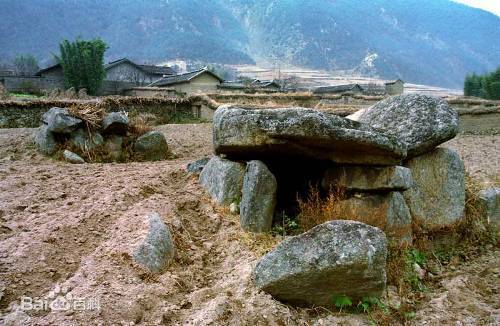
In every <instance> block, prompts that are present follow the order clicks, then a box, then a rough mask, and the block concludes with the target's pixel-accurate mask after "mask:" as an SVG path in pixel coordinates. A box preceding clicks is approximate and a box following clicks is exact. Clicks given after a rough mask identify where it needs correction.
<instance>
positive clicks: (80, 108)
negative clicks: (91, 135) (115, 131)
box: [68, 103, 106, 129]
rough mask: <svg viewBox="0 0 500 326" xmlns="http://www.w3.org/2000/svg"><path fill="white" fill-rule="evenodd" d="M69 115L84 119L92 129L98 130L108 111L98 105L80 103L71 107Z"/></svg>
mask: <svg viewBox="0 0 500 326" xmlns="http://www.w3.org/2000/svg"><path fill="white" fill-rule="evenodd" d="M68 111H69V113H70V114H71V115H72V116H74V117H77V118H79V119H82V120H83V121H85V123H86V124H87V127H88V128H90V129H98V128H99V127H100V124H101V121H102V119H103V118H104V114H105V113H106V111H105V110H104V108H102V107H101V106H100V105H99V104H98V103H80V104H74V105H72V106H70V107H69V109H68Z"/></svg>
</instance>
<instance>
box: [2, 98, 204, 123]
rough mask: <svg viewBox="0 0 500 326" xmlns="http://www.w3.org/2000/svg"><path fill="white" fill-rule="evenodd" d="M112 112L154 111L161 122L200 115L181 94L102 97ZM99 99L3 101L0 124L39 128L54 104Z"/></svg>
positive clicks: (104, 103) (71, 103)
mask: <svg viewBox="0 0 500 326" xmlns="http://www.w3.org/2000/svg"><path fill="white" fill-rule="evenodd" d="M100 101H101V102H102V104H103V106H104V107H105V108H106V111H108V112H115V111H125V112H127V113H128V114H129V117H134V116H136V115H138V114H151V115H153V116H154V118H155V122H156V123H157V124H166V123H169V122H172V121H174V122H175V121H176V119H177V118H178V117H179V116H183V117H191V118H197V117H196V112H193V109H192V105H191V104H192V103H191V100H190V99H177V98H175V99H174V98H137V97H122V98H105V99H102V100H100ZM95 102H96V100H90V101H83V100H71V101H68V100H64V101H60V100H54V101H51V100H39V101H26V102H19V101H4V102H0V128H35V127H38V126H39V125H40V121H41V117H42V115H43V113H45V112H47V111H48V110H49V109H50V108H52V107H63V108H64V107H70V106H73V105H77V104H82V103H95Z"/></svg>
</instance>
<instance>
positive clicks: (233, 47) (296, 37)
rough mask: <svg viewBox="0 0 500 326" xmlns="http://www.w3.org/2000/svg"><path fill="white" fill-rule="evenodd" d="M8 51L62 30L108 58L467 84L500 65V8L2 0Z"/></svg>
mask: <svg viewBox="0 0 500 326" xmlns="http://www.w3.org/2000/svg"><path fill="white" fill-rule="evenodd" d="M0 8H1V10H0V20H1V21H2V28H1V29H0V60H1V59H3V60H7V59H9V58H12V57H13V56H15V55H16V54H18V53H32V54H35V55H36V56H37V57H38V58H39V59H41V60H42V61H43V60H45V62H47V59H49V58H50V53H52V52H57V51H58V42H59V41H60V40H61V39H63V38H69V39H72V38H75V37H77V36H81V37H83V38H90V37H95V36H100V37H102V38H103V39H104V40H105V41H106V42H107V43H108V44H109V46H110V48H109V50H108V52H107V55H108V59H110V60H111V59H116V58H119V57H130V58H132V59H135V60H138V61H144V60H147V61H157V62H160V61H165V60H169V59H184V60H201V61H206V62H214V63H224V64H255V63H263V64H273V63H275V62H279V63H280V65H287V64H290V65H293V66H300V67H306V68H311V69H321V70H327V71H341V72H342V73H344V74H354V75H363V76H374V77H375V76H376V77H380V78H384V79H394V78H402V79H403V80H405V81H409V82H413V83H420V84H430V85H438V86H444V87H451V88H461V87H462V83H463V79H464V76H465V75H466V74H467V73H469V72H478V73H482V72H485V71H488V70H492V69H495V68H496V67H497V66H498V65H500V42H498V40H500V17H498V16H496V15H494V14H491V13H489V12H486V11H483V10H479V9H474V8H471V7H467V6H465V5H462V4H459V3H456V2H452V1H449V0H406V1H401V0H399V1H397V0H396V1H394V0H392V1H389V0H358V1H353V0H281V1H277V0H213V1H203V0H158V1H142V0H103V1H100V0H44V1H38V0H0Z"/></svg>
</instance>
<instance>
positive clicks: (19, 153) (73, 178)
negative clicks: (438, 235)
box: [0, 124, 500, 325]
mask: <svg viewBox="0 0 500 326" xmlns="http://www.w3.org/2000/svg"><path fill="white" fill-rule="evenodd" d="M159 129H160V130H161V131H162V132H164V133H165V135H166V136H167V139H168V142H169V145H170V147H171V149H172V150H173V151H174V152H175V153H176V154H177V158H176V159H175V160H171V161H163V162H154V163H131V164H84V165H71V164H66V163H63V162H57V161H54V160H51V159H47V158H45V157H43V156H41V155H39V154H37V153H36V152H35V151H34V149H33V148H32V147H31V146H30V145H29V134H30V133H31V132H32V130H30V129H10V130H9V129H3V130H0V248H1V250H0V323H2V322H3V323H4V324H9V323H12V324H22V322H23V321H26V323H27V324H29V325H31V324H32V325H52V324H57V325H91V324H101V325H111V324H144V325H154V324H158V325H160V324H166V325H176V324H192V325H207V324H213V325H235V324H239V325H306V324H317V325H329V324H335V323H337V324H342V323H344V324H346V325H361V324H367V323H368V322H369V321H368V319H367V317H366V316H365V315H360V316H352V315H348V316H344V315H338V314H335V315H331V314H329V313H328V312H321V313H320V312H313V311H308V310H304V309H293V308H290V307H288V306H285V305H283V304H281V303H279V302H277V301H275V300H273V299H272V298H271V297H270V296H269V295H267V294H264V293H259V292H258V291H256V289H255V288H254V287H253V286H252V284H251V281H250V273H251V270H252V268H253V266H254V264H255V263H256V261H257V259H258V258H259V256H260V254H262V251H263V250H264V249H265V248H269V247H270V246H271V245H272V244H273V243H275V242H276V241H277V239H274V238H272V237H270V236H263V237H259V238H258V239H257V238H255V237H253V236H251V235H248V234H245V233H244V232H242V231H241V230H240V228H239V225H238V220H237V218H235V217H233V216H230V215H228V214H227V213H226V212H224V211H221V210H220V209H219V208H217V207H215V206H214V205H212V204H211V203H210V201H209V200H208V198H207V197H206V196H205V195H204V192H203V190H202V189H201V187H200V186H199V185H198V183H197V180H196V178H195V177H194V176H191V175H189V174H188V173H187V172H186V171H185V166H186V164H187V163H188V162H190V161H192V160H194V159H198V158H201V157H204V156H208V155H210V154H211V152H212V150H211V127H210V125H208V124H202V125H169V126H161V127H159ZM478 141H479V142H484V143H485V144H486V145H487V146H492V147H491V150H493V151H496V153H497V155H498V153H499V152H500V149H499V148H498V138H493V139H488V138H485V139H482V140H478V139H467V140H464V142H465V143H462V142H461V140H460V139H459V140H458V141H456V142H455V143H453V146H458V147H459V151H460V150H461V149H460V148H461V146H462V147H463V148H464V149H463V150H464V151H465V152H466V153H469V151H473V150H475V147H474V146H471V145H469V144H474V143H476V145H477V142H478ZM490 143H491V145H490ZM486 145H485V146H486ZM467 146H468V147H467ZM485 157H486V158H488V157H489V156H481V155H474V154H471V156H470V159H468V158H467V156H466V164H468V165H470V164H472V165H473V166H480V169H481V171H482V169H485V170H487V169H491V162H490V159H487V160H486V161H487V162H484V158H485ZM476 158H478V160H479V161H477V162H476V161H474V160H475V159H476ZM471 162H474V163H471ZM493 172H495V171H493ZM495 173H498V171H496V172H495ZM486 175H492V174H491V173H489V174H486ZM152 211H157V212H158V213H159V214H160V215H161V216H162V218H163V219H164V221H165V222H166V223H167V224H168V225H169V226H170V227H171V228H172V230H173V234H174V235H175V238H176V239H175V241H176V244H177V246H178V248H179V250H178V256H177V258H176V260H175V263H174V265H173V266H171V267H169V268H168V269H167V271H165V272H164V273H163V274H161V275H158V276H153V275H149V274H147V273H145V272H144V271H143V270H141V269H139V268H138V267H137V266H136V265H134V263H133V262H132V259H131V257H130V253H131V250H132V249H133V248H131V243H133V240H134V239H135V238H136V237H137V227H134V226H136V225H137V223H138V220H139V219H141V218H143V217H144V216H145V215H146V214H148V213H149V212H152ZM491 255H493V253H491ZM491 255H490V256H484V257H481V258H479V259H478V260H477V261H474V262H470V264H467V265H465V266H464V267H463V273H460V271H461V270H462V267H461V266H459V267H458V268H457V270H456V272H457V273H456V274H450V275H449V277H448V276H447V277H445V278H444V279H443V282H444V283H443V286H442V291H443V292H439V291H438V292H436V293H435V294H434V293H431V294H430V295H431V297H432V296H433V295H435V300H438V301H431V303H432V304H429V305H428V306H425V307H423V310H422V311H421V312H419V313H418V314H417V318H419V319H418V320H421V321H427V322H428V323H429V324H434V322H435V321H438V320H439V321H440V323H444V324H446V323H447V322H448V321H450V322H451V321H454V320H460V321H463V322H465V321H467V320H468V319H465V312H470V313H471V314H475V313H476V312H477V313H478V316H480V318H479V317H478V318H476V319H475V321H484V322H486V321H487V320H489V319H488V318H490V317H491V318H498V304H497V303H498V302H500V300H498V293H500V289H499V285H498V284H500V282H498V259H493V258H494V257H496V258H498V255H497V252H495V256H491ZM494 265H496V266H494ZM476 274H478V275H479V276H475V275H476ZM460 277H465V278H462V279H461V280H462V283H460V284H461V285H460V286H457V287H455V288H450V287H449V284H456V283H457V282H458V281H456V282H455V283H453V282H454V280H456V279H457V278H460ZM478 282H479V283H478ZM481 282H483V283H481ZM478 284H483V286H482V287H479V286H478ZM450 289H451V290H450ZM446 291H448V292H446ZM453 291H458V292H459V293H458V294H457V293H455V292H453ZM55 292H57V293H59V294H69V295H71V296H73V298H86V299H88V298H97V299H99V304H100V307H101V309H100V311H98V310H87V311H82V312H80V311H71V312H67V311H54V310H53V311H50V312H48V311H40V312H28V313H25V312H24V311H21V310H20V309H19V300H20V297H21V296H30V297H46V296H50V295H54V293H55ZM57 293H55V294H57ZM456 295H462V296H472V297H473V298H474V300H473V301H472V302H469V303H467V306H466V307H465V308H464V305H463V304H461V303H459V302H456V301H454V300H453V299H452V298H453V297H455V296H456ZM443 296H444V299H442V300H441V301H439V298H441V297H443ZM439 304H440V305H439ZM476 306H477V307H476ZM470 307H472V308H470ZM474 307H476V308H477V309H476V308H474ZM441 308H442V309H443V310H444V311H440V309H441ZM469 308H470V309H469ZM467 309H469V310H467ZM460 311H462V312H464V313H462V314H460V313H459V312H460ZM488 314H489V315H488ZM492 316H496V317H492ZM491 318H490V319H491ZM2 319H3V320H2ZM473 324H474V323H473Z"/></svg>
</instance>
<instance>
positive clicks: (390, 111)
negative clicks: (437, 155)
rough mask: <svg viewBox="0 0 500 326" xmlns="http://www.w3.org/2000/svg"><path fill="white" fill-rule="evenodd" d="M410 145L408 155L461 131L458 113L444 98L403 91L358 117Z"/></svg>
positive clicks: (423, 149) (425, 149) (418, 153)
mask: <svg viewBox="0 0 500 326" xmlns="http://www.w3.org/2000/svg"><path fill="white" fill-rule="evenodd" d="M357 121H359V122H364V123H367V124H369V125H370V126H372V127H374V128H377V129H379V130H381V131H383V132H384V133H385V134H386V135H389V136H393V137H396V138H397V139H399V140H401V141H403V142H405V143H406V144H408V158H410V157H414V156H417V155H420V154H423V153H426V152H428V151H430V150H432V149H433V148H435V147H436V146H438V145H439V144H441V143H444V142H445V141H447V140H449V139H451V138H453V137H455V136H456V134H457V133H458V122H459V118H458V113H457V111H455V110H454V109H452V108H451V107H450V106H449V105H448V103H447V102H446V101H445V100H443V99H440V98H437V97H432V96H427V95H420V94H403V95H397V96H393V97H390V98H387V99H385V100H382V101H380V102H378V103H377V104H375V105H374V106H372V107H370V108H368V109H366V110H365V111H364V112H362V113H361V115H360V116H359V117H358V118H357Z"/></svg>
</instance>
